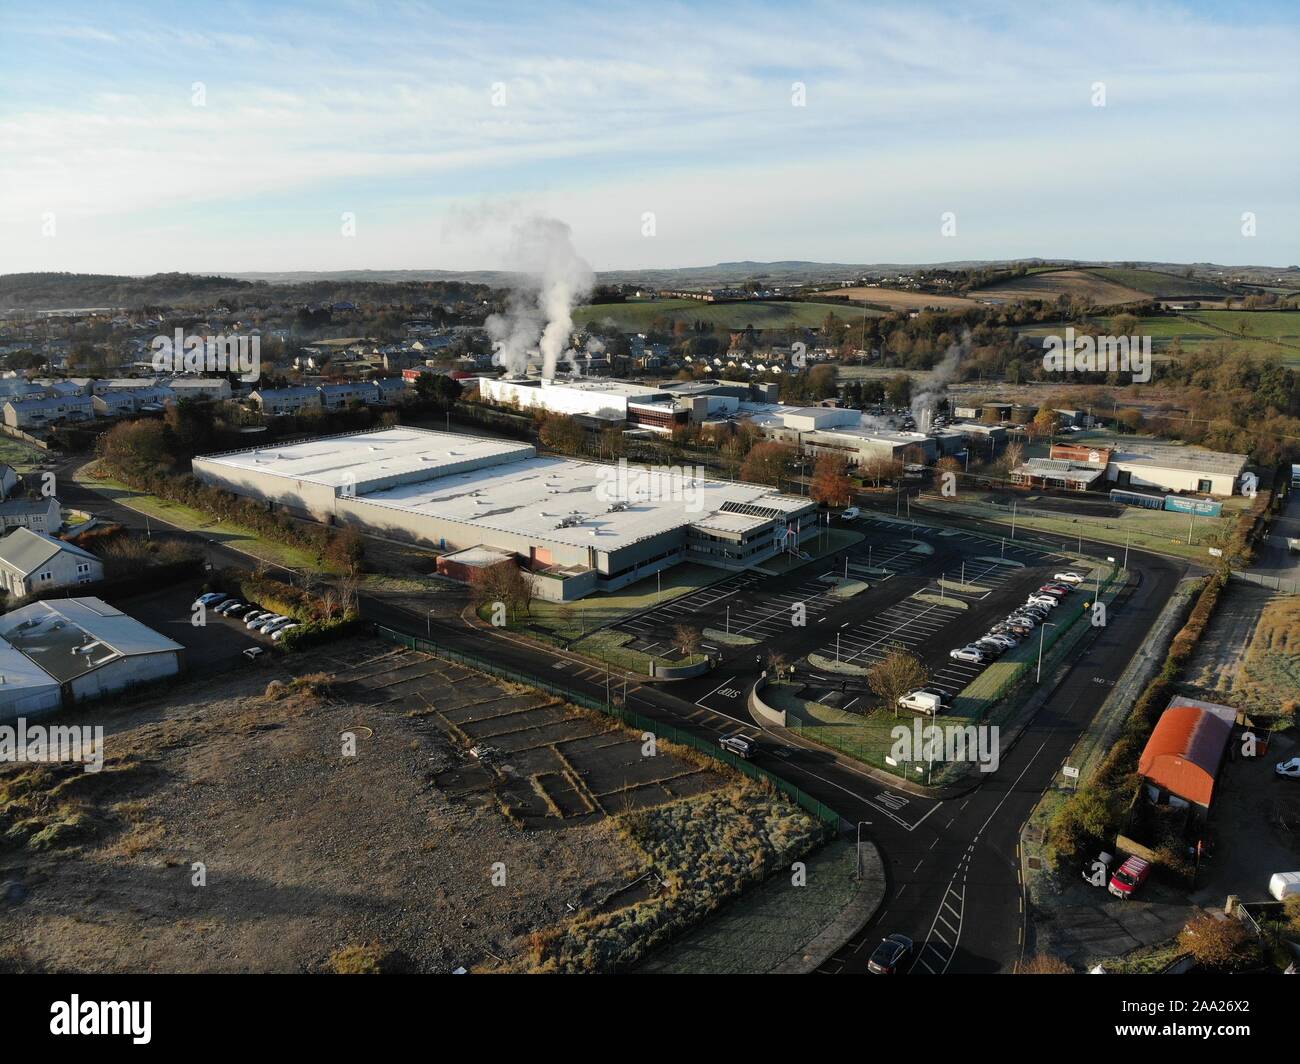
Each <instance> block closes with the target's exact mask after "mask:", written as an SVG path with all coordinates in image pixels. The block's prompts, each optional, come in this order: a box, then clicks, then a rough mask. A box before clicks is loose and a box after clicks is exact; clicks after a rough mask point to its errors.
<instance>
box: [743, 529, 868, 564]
mask: <svg viewBox="0 0 1300 1064" xmlns="http://www.w3.org/2000/svg"><path fill="white" fill-rule="evenodd" d="M865 538H866V537H865V536H863V534H862V533H861V532H854V531H852V530H851V529H848V528H828V529H825V530H824V531H823V532H822V533H820V534H819V535H818V536H817V538H816V539H810V540H808V541H807V542H805V543H803V544H802V545H801V546H800V548H799V549H800V550H802V551H803V552H804V553H805V554H807V555H809V557H807V558H799V557H796V556H795V555H793V554H778V555H777V556H776V557H775V558H772V559H770V560H768V561H765V562H763V564H762V565H760V566H759V568H760V569H762V570H763V571H765V572H769V573H778V574H779V573H788V572H791V571H793V570H795V569H799V568H801V567H802V566H805V565H807V564H808V563H809V562H815V561H817V560H818V559H819V558H825V557H826V556H827V555H829V554H835V553H836V552H837V551H842V550H843V549H844V548H845V547H851V546H853V544H855V543H861V542H862V541H863V539H865Z"/></svg>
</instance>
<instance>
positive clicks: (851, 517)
mask: <svg viewBox="0 0 1300 1064" xmlns="http://www.w3.org/2000/svg"><path fill="white" fill-rule="evenodd" d="M861 516H862V511H861V510H859V509H858V508H857V507H856V506H850V507H849V508H848V509H846V510H845V511H844V512H843V513H841V514H840V520H841V521H856V520H857V519H858V518H859V517H861Z"/></svg>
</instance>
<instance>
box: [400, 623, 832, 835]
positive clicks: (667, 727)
mask: <svg viewBox="0 0 1300 1064" xmlns="http://www.w3.org/2000/svg"><path fill="white" fill-rule="evenodd" d="M375 634H376V635H377V636H379V638H381V639H386V640H388V642H390V643H397V644H398V645H400V646H404V647H406V648H407V649H408V650H417V651H420V652H421V653H424V654H432V655H433V656H434V657H438V658H444V659H446V660H448V661H454V662H457V663H459V664H461V665H467V666H469V667H470V668H472V669H477V670H478V671H479V672H486V673H488V674H490V675H492V676H498V677H500V678H501V679H503V680H509V681H510V682H511V683H518V684H523V685H524V686H527V687H535V688H537V689H538V690H539V691H545V692H547V693H548V694H552V695H555V696H557V697H559V698H563V699H564V700H565V701H566V702H571V703H573V704H574V705H575V706H581V707H582V708H584V709H591V710H595V711H596V712H598V713H604V714H606V715H608V716H610V717H613V718H614V719H615V720H617V721H619V722H620V723H622V724H626V725H627V726H628V727H629V728H634V729H635V730H637V731H639V732H650V733H651V734H652V735H654V736H655V737H656V738H657V739H662V740H665V741H667V742H670V743H679V744H680V745H682V746H687V747H690V748H691V749H692V750H695V751H697V752H699V753H701V754H705V755H706V756H708V757H711V758H713V760H715V761H720V762H722V763H723V764H724V765H727V766H728V767H729V768H733V769H735V770H736V771H737V772H739V773H741V774H742V775H745V776H748V777H749V778H750V779H752V780H757V781H758V782H760V783H769V784H771V785H772V787H773V788H775V789H776V790H777V791H779V792H780V793H781V794H783V795H785V797H787V798H788V799H790V801H792V802H794V803H795V804H797V805H798V806H799V807H800V808H801V809H804V810H805V811H807V812H809V813H811V814H812V815H813V816H815V817H816V818H817V819H818V820H820V821H821V822H822V823H824V824H827V825H829V826H830V827H832V828H836V829H838V828H839V826H840V823H841V820H842V818H841V817H840V815H839V813H837V812H835V810H834V809H832V808H831V807H830V806H828V805H826V804H825V803H824V802H819V801H818V800H817V799H816V798H814V797H813V796H812V795H810V794H808V793H807V792H805V791H802V790H800V789H799V788H798V787H796V786H795V785H794V784H792V783H790V782H788V781H787V780H783V779H781V777H779V776H774V775H773V774H772V773H770V772H768V771H767V770H766V769H763V768H759V767H758V766H757V765H755V764H753V763H752V762H750V761H746V760H745V759H744V758H743V757H737V756H736V755H735V754H732V753H730V752H728V751H726V750H723V749H722V748H721V747H719V746H718V745H716V744H715V743H712V742H710V741H709V740H707V739H702V738H700V737H699V736H698V735H694V734H692V733H691V732H689V731H686V730H684V729H682V728H676V727H673V726H672V725H671V724H663V723H661V722H659V721H656V720H651V719H650V718H649V717H643V716H642V715H641V714H640V713H636V712H634V711H632V710H630V709H628V708H626V707H625V706H619V705H616V704H614V703H612V702H609V703H606V702H602V701H600V699H598V698H590V697H588V696H587V695H583V694H580V693H578V692H577V691H573V690H570V689H569V688H567V687H563V686H561V685H559V684H556V683H554V682H552V681H549V680H541V679H538V678H537V677H535V676H529V675H527V674H525V673H521V672H516V671H515V670H513V669H507V668H505V667H503V666H501V665H498V664H496V663H495V662H491V661H488V660H487V659H485V658H480V657H478V656H477V655H474V654H466V653H464V652H462V651H459V650H452V649H450V648H449V647H444V646H438V645H436V644H434V643H430V642H429V641H428V640H425V639H420V638H418V637H417V636H412V635H407V634H406V633H405V632H399V631H396V630H395V629H392V628H386V627H385V626H383V625H381V624H377V625H375Z"/></svg>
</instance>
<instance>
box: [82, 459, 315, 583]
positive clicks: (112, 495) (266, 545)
mask: <svg viewBox="0 0 1300 1064" xmlns="http://www.w3.org/2000/svg"><path fill="white" fill-rule="evenodd" d="M77 483H78V484H80V485H81V486H82V487H84V488H88V489H89V490H91V491H95V492H98V493H99V494H100V495H103V496H105V497H106V498H109V499H112V500H113V501H114V502H117V503H120V504H121V505H123V506H128V507H130V508H131V509H133V510H136V511H138V512H139V513H142V514H145V515H147V516H149V517H154V518H157V519H158V520H159V521H165V522H167V523H168V524H170V525H175V526H176V527H177V528H183V529H185V530H186V531H187V532H201V533H202V534H203V535H204V536H205V537H206V538H208V539H211V540H216V541H219V542H220V543H221V545H222V546H225V547H230V548H231V549H232V550H237V551H241V552H242V553H244V554H248V555H251V556H252V557H253V558H255V559H258V560H261V561H264V562H268V563H269V564H272V565H282V566H285V567H287V568H290V569H310V570H316V571H320V570H322V569H324V568H326V567H325V566H324V565H323V564H322V562H321V561H320V560H319V559H318V558H317V557H316V555H315V554H314V553H312V552H311V551H306V550H300V549H298V548H297V547H292V546H290V545H288V544H286V543H277V542H276V541H274V540H268V539H263V538H262V537H260V536H259V535H258V534H257V533H256V532H254V531H252V530H251V529H248V528H244V527H242V526H241V525H233V524H228V523H226V522H223V521H214V520H213V519H212V518H211V517H209V516H208V515H207V514H205V513H203V512H202V511H201V510H194V509H191V508H190V507H188V506H182V505H180V504H179V503H174V502H170V501H168V500H166V499H160V498H158V497H157V496H155V495H148V494H146V493H145V492H142V491H137V490H136V489H135V488H132V487H129V486H128V485H126V484H123V483H121V482H120V481H117V480H111V479H107V478H106V479H102V480H100V479H96V478H94V477H89V476H84V477H78V478H77Z"/></svg>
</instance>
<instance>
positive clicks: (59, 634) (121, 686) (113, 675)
mask: <svg viewBox="0 0 1300 1064" xmlns="http://www.w3.org/2000/svg"><path fill="white" fill-rule="evenodd" d="M184 649H185V648H184V647H182V646H181V645H180V644H179V643H175V642H173V641H172V640H170V639H168V638H167V637H166V636H163V635H160V634H159V633H157V632H155V631H154V630H153V629H152V628H148V627H146V626H145V625H143V624H141V623H140V622H139V621H137V620H136V619H135V618H133V617H128V616H127V615H126V614H125V613H123V612H122V611H121V610H119V609H117V608H115V607H113V606H110V605H109V604H108V603H107V602H105V601H104V600H103V599H98V598H66V599H51V600H48V601H41V602H33V603H31V604H30V605H27V606H23V607H20V608H19V609H16V610H12V611H10V612H9V613H6V614H4V616H2V617H0V667H3V666H4V664H6V663H9V664H13V665H18V664H19V662H18V658H15V657H13V654H15V653H17V654H19V655H21V657H22V658H24V659H25V660H26V661H27V662H29V665H30V666H35V669H32V668H30V667H24V669H23V670H19V671H18V672H16V673H15V674H14V680H15V683H17V682H19V680H21V682H23V683H26V684H28V685H29V688H30V690H29V693H28V694H26V695H24V694H22V693H21V692H15V694H14V697H13V698H12V699H10V701H11V702H12V703H13V704H17V703H18V702H20V701H21V700H22V699H23V698H30V699H32V700H33V701H34V702H41V703H44V702H48V699H49V692H48V690H47V687H48V681H47V680H46V679H44V678H43V677H48V678H49V680H52V681H53V682H54V683H55V684H56V685H57V689H58V692H59V699H60V702H61V703H62V704H63V705H71V704H73V703H76V702H84V701H86V700H88V699H92V698H99V697H102V696H104V695H108V694H113V693H115V692H117V691H122V690H125V689H126V688H128V687H134V686H136V685H137V684H142V683H150V682H152V681H155V680H160V679H164V678H166V677H168V676H175V675H176V674H177V673H179V672H180V670H181V666H182V664H183V659H182V655H183V653H184ZM9 678H10V677H9V674H6V681H8V679H9ZM2 686H3V685H0V687H2ZM4 704H5V692H4V691H3V690H0V706H3V705H4ZM15 715H17V714H15Z"/></svg>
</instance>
